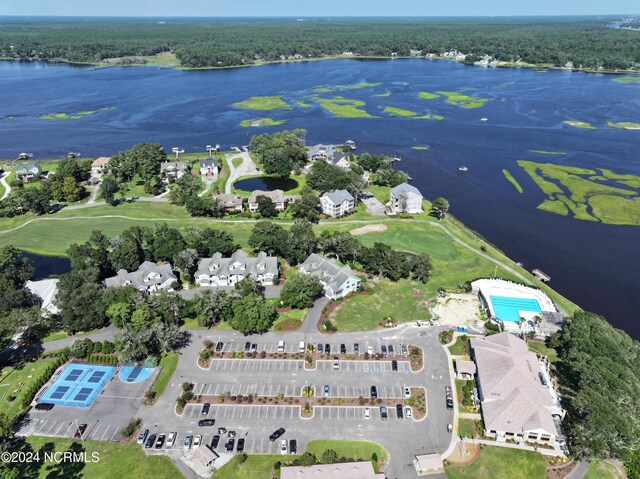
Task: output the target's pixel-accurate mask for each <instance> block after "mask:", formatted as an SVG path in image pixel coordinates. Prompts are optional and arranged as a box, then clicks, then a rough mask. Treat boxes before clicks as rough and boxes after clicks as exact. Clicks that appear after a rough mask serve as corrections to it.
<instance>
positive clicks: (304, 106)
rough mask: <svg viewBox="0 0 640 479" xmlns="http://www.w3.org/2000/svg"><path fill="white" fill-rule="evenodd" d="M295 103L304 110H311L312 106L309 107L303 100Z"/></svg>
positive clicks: (294, 101)
mask: <svg viewBox="0 0 640 479" xmlns="http://www.w3.org/2000/svg"><path fill="white" fill-rule="evenodd" d="M293 103H295V104H296V105H298V106H299V107H302V108H311V105H309V104H308V103H307V102H305V101H303V100H293Z"/></svg>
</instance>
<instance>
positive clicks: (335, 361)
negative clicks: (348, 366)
mask: <svg viewBox="0 0 640 479" xmlns="http://www.w3.org/2000/svg"><path fill="white" fill-rule="evenodd" d="M333 369H340V360H339V359H338V358H333Z"/></svg>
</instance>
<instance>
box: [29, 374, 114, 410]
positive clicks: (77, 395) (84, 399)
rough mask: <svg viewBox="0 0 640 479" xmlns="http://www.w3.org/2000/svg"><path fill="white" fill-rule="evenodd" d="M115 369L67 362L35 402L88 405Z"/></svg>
mask: <svg viewBox="0 0 640 479" xmlns="http://www.w3.org/2000/svg"><path fill="white" fill-rule="evenodd" d="M115 370H116V368H114V367H112V366H98V365H94V364H69V365H68V366H67V367H66V369H65V370H64V371H63V372H62V374H60V377H58V379H56V380H55V382H54V383H53V384H52V385H51V386H50V387H49V389H47V390H46V391H45V393H44V394H43V395H42V396H41V397H40V398H39V399H38V400H37V402H38V403H52V404H58V405H60V406H78V407H89V406H91V404H92V403H93V401H94V400H95V398H96V397H97V396H98V394H100V391H102V388H103V387H104V385H105V384H106V383H107V382H108V381H109V380H110V379H111V377H112V376H113V373H114V372H115Z"/></svg>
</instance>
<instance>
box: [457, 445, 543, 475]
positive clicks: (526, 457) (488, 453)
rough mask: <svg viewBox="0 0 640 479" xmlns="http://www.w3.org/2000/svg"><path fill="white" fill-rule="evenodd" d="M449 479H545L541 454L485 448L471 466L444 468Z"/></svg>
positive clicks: (492, 447)
mask: <svg viewBox="0 0 640 479" xmlns="http://www.w3.org/2000/svg"><path fill="white" fill-rule="evenodd" d="M445 472H446V474H447V478H449V479H545V477H546V467H545V462H544V459H543V458H542V454H539V453H537V452H530V451H520V450H518V449H507V448H506V447H498V446H487V447H485V448H484V449H483V450H482V452H481V453H480V457H478V459H477V460H476V461H475V462H474V463H473V464H464V465H454V466H446V467H445Z"/></svg>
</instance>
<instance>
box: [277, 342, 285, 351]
mask: <svg viewBox="0 0 640 479" xmlns="http://www.w3.org/2000/svg"><path fill="white" fill-rule="evenodd" d="M278 352H279V353H284V341H278Z"/></svg>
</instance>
